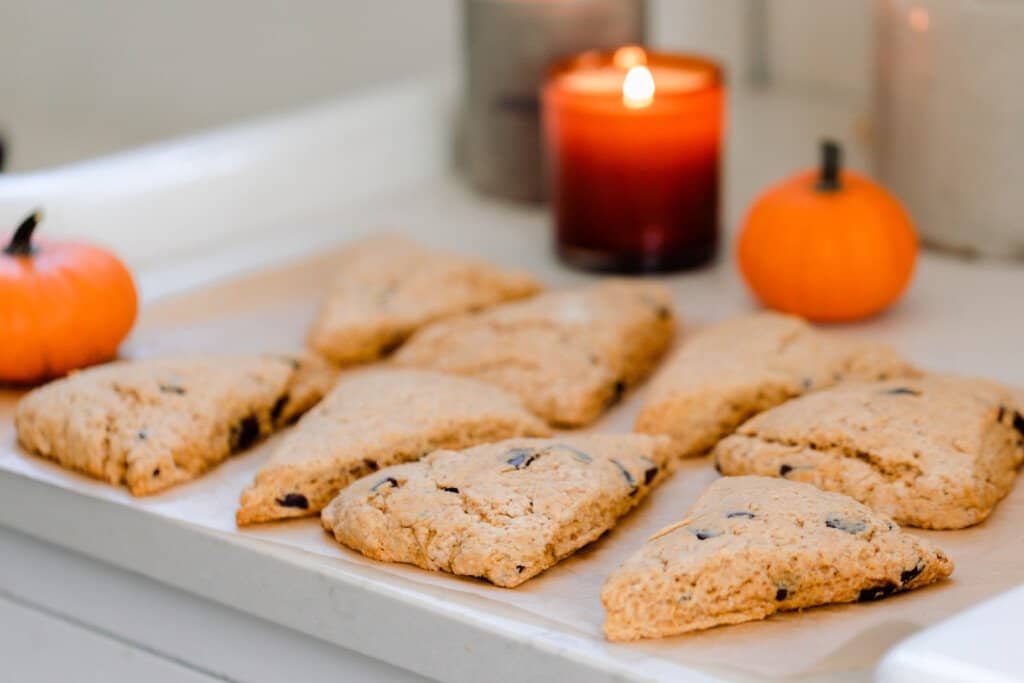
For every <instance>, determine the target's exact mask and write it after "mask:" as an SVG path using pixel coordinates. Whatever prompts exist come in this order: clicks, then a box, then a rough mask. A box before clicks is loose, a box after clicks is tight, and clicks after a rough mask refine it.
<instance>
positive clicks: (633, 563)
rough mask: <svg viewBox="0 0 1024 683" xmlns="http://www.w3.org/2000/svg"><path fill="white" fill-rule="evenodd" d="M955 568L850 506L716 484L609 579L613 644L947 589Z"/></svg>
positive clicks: (821, 494) (749, 483)
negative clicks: (944, 583) (937, 586)
mask: <svg viewBox="0 0 1024 683" xmlns="http://www.w3.org/2000/svg"><path fill="white" fill-rule="evenodd" d="M952 572H953V563H952V562H951V561H950V560H949V558H947V557H946V555H945V554H944V553H943V552H942V551H941V550H939V549H937V548H935V547H933V546H932V545H931V544H930V543H927V542H926V541H923V540H920V539H917V538H914V537H913V536H911V535H909V534H906V533H904V532H903V531H901V530H900V528H899V527H898V526H896V524H894V523H893V522H892V521H890V520H889V519H888V518H887V517H884V516H883V515H880V514H878V513H876V512H872V511H871V510H869V509H868V508H867V507H865V506H863V505H861V504H860V503H858V502H857V501H855V500H853V499H852V498H848V497H847V496H843V495H840V494H837V493H829V492H826V491H822V490H820V489H817V488H815V487H813V486H809V485H807V484H799V483H796V482H790V481H785V480H783V479H772V478H768V477H727V478H724V479H719V480H718V481H716V482H715V483H713V484H712V485H711V486H709V487H708V488H707V490H705V491H704V493H703V494H701V496H700V498H699V499H698V500H697V502H696V503H695V504H694V505H693V507H692V508H691V509H690V512H689V514H687V516H686V518H685V519H683V520H682V521H681V522H679V523H678V524H674V525H672V526H670V527H668V528H666V529H663V530H662V531H660V532H659V533H657V534H655V535H654V536H653V537H651V539H650V540H649V541H648V542H647V544H646V545H644V546H643V547H642V548H641V549H640V550H639V551H638V552H636V553H635V554H634V555H633V556H632V557H630V558H629V559H627V560H626V561H625V562H624V563H623V564H622V566H621V567H619V569H617V570H616V571H615V573H613V574H612V575H611V576H610V577H608V580H607V581H605V584H604V587H603V588H602V589H601V602H602V603H603V604H604V607H605V610H606V612H607V617H606V619H605V624H604V632H605V635H606V636H607V638H608V639H609V640H636V639H638V638H661V637H664V636H671V635H675V634H679V633H686V632H688V631H696V630H700V629H706V628H711V627H713V626H720V625H723V624H738V623H741V622H744V621H755V620H757V619H764V618H765V617H768V616H771V615H772V614H775V613H776V612H782V611H787V610H800V609H804V608H806V607H814V606H816V605H826V604H830V603H839V602H853V601H868V600H876V599H878V598H882V597H885V596H887V595H890V594H892V593H895V592H897V591H905V590H913V589H915V588H920V587H921V586H925V585H928V584H930V583H934V582H935V581H940V580H942V579H944V578H946V577H948V576H949V575H950V574H951V573H952Z"/></svg>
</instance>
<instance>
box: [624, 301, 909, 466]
mask: <svg viewBox="0 0 1024 683" xmlns="http://www.w3.org/2000/svg"><path fill="white" fill-rule="evenodd" d="M915 374H917V373H916V371H915V370H914V369H913V368H912V367H911V366H910V365H909V364H908V363H907V362H906V361H904V360H903V359H901V358H900V357H899V356H897V355H896V353H895V352H893V351H892V350H891V349H890V348H888V347H886V346H883V345H881V344H877V343H874V342H866V341H859V340H855V339H851V338H848V337H843V336H839V335H832V334H828V333H825V332H820V331H818V330H816V329H815V328H813V327H811V326H810V325H809V324H808V323H807V322H806V321H804V320H802V319H800V318H797V317H795V316H790V315H782V314H779V313H759V314H755V315H748V316H744V317H739V318H733V319H731V320H727V321H725V322H722V323H719V324H717V325H713V326H711V327H709V328H707V329H705V330H703V331H701V332H699V333H697V334H695V335H694V336H693V337H692V338H691V339H687V340H686V341H685V342H684V343H683V346H682V347H681V348H680V349H679V351H677V352H676V354H675V355H674V356H673V357H672V358H671V360H669V362H668V363H667V364H666V366H665V368H664V370H662V371H661V372H660V373H659V374H658V375H657V376H655V378H654V380H653V381H652V383H651V390H650V393H649V394H648V396H647V399H646V400H645V402H644V405H643V407H642V408H641V411H640V414H639V416H638V417H637V421H636V430H637V431H638V432H645V433H648V434H667V435H669V436H671V437H672V438H673V439H674V440H675V442H676V447H677V449H678V451H679V454H680V455H681V456H694V455H701V454H703V453H704V452H706V451H707V450H708V449H709V448H711V447H712V446H714V445H715V443H716V442H717V441H718V440H719V439H721V438H722V437H723V436H726V435H727V434H730V433H731V432H732V431H733V430H734V429H736V427H738V426H739V425H740V424H741V423H742V422H743V421H744V420H746V419H748V418H750V417H752V416H753V415H756V414H757V413H759V412H761V411H763V410H767V409H768V408H771V407H773V406H776V405H778V404H780V403H782V402H783V401H786V400H788V399H790V398H793V397H794V396H800V395H801V394H805V393H807V392H810V391H815V390H818V389H822V388H825V387H829V386H832V385H834V384H836V383H837V382H839V381H841V380H846V379H851V380H880V379H887V378H889V377H903V376H908V375H915Z"/></svg>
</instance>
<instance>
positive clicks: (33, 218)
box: [4, 210, 43, 256]
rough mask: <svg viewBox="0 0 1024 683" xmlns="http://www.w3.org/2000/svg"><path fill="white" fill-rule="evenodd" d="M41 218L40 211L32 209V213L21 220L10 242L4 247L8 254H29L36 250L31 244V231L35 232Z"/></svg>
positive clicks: (41, 213)
mask: <svg viewBox="0 0 1024 683" xmlns="http://www.w3.org/2000/svg"><path fill="white" fill-rule="evenodd" d="M42 219H43V212H42V211H38V210H37V211H33V212H32V215H30V216H29V217H28V218H26V219H25V220H23V221H22V222H21V225H19V226H18V229H17V230H15V231H14V237H12V238H11V243H10V244H8V245H7V246H6V247H5V248H4V253H5V254H7V255H8V256H31V255H32V253H33V252H34V251H35V250H36V248H35V246H33V244H32V233H33V232H35V230H36V226H37V225H39V221H41V220H42Z"/></svg>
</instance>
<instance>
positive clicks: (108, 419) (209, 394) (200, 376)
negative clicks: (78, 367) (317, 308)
mask: <svg viewBox="0 0 1024 683" xmlns="http://www.w3.org/2000/svg"><path fill="white" fill-rule="evenodd" d="M334 379H335V371H334V370H333V368H331V367H330V365H329V364H328V363H326V362H325V361H323V360H321V359H319V358H316V357H314V356H312V355H308V356H283V355H248V356H218V355H209V356H181V357H172V358H159V359H154V360H142V361H132V362H117V363H111V364H109V365H104V366H100V367H96V368H92V369H90V370H84V371H82V372H79V373H77V374H74V375H71V376H69V377H67V378H65V379H61V380H57V381H56V382H51V383H50V384H47V385H45V386H43V387H41V388H39V389H36V390H34V391H32V392H31V393H29V394H27V395H26V396H25V397H24V398H23V399H22V400H21V402H20V403H19V404H18V407H17V411H16V413H15V418H14V420H15V425H16V427H17V430H18V439H19V440H20V442H21V444H22V445H23V446H24V447H25V448H26V449H28V450H30V451H32V452H33V453H36V454H38V455H41V456H43V457H46V458H50V459H52V460H56V461H57V462H58V463H60V464H61V465H63V466H64V467H68V468H70V469H74V470H78V471H79V472H84V473H85V474H88V475H91V476H93V477H96V478H99V479H103V480H104V481H107V482H109V483H111V484H123V485H125V486H127V487H128V489H129V490H130V491H131V492H132V494H133V495H136V496H140V495H145V494H149V493H156V492H157V491H162V490H164V489H166V488H168V487H170V486H174V485H175V484H180V483H182V482H185V481H189V480H191V479H194V478H195V477H197V476H198V475H200V474H201V473H203V472H204V471H206V470H207V469H209V468H210V467H212V466H214V465H216V464H217V463H219V462H221V461H222V460H224V459H225V458H227V457H229V456H230V455H232V454H234V453H238V452H239V451H243V450H245V449H246V448H248V447H249V446H251V445H253V444H254V443H256V441H258V440H259V439H260V438H262V437H264V436H266V435H267V434H269V433H270V432H272V431H273V430H275V429H277V428H278V427H280V426H282V425H285V424H287V423H289V422H291V421H293V420H294V419H296V418H298V416H299V415H301V414H302V413H304V412H305V411H306V410H308V409H309V408H311V407H312V406H313V405H314V404H315V403H316V402H317V401H319V400H320V398H321V396H323V395H324V393H326V392H327V391H328V390H329V389H330V387H331V385H332V384H333V382H334Z"/></svg>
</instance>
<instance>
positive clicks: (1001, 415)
mask: <svg viewBox="0 0 1024 683" xmlns="http://www.w3.org/2000/svg"><path fill="white" fill-rule="evenodd" d="M1005 416H1006V406H999V412H998V413H996V422H1002V421H1003V418H1004V417H1005Z"/></svg>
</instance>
